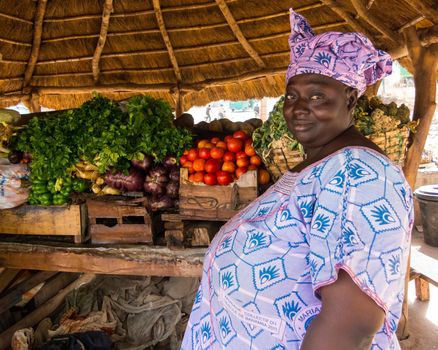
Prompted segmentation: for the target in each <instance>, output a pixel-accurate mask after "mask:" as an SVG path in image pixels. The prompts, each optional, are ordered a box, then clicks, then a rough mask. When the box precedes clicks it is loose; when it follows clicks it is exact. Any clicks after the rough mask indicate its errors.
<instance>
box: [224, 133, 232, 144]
mask: <svg viewBox="0 0 438 350" xmlns="http://www.w3.org/2000/svg"><path fill="white" fill-rule="evenodd" d="M232 138H233V136H231V135H227V136H225V137H224V141H225V143H228V141H230V140H231V139H232Z"/></svg>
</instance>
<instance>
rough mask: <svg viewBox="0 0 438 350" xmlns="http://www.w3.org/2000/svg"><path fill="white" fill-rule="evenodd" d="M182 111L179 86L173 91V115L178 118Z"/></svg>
mask: <svg viewBox="0 0 438 350" xmlns="http://www.w3.org/2000/svg"><path fill="white" fill-rule="evenodd" d="M182 113H183V97H182V94H181V90H180V89H179V87H178V88H177V89H176V91H175V117H176V118H178V117H179V116H180V115H181V114H182Z"/></svg>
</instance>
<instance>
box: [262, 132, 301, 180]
mask: <svg viewBox="0 0 438 350" xmlns="http://www.w3.org/2000/svg"><path fill="white" fill-rule="evenodd" d="M290 142H291V141H290V140H289V139H287V138H281V139H279V140H276V141H273V142H272V144H271V148H270V150H269V152H268V153H267V154H265V155H262V158H263V161H264V163H265V165H266V169H267V170H268V171H269V173H270V174H271V177H272V179H273V180H274V181H276V180H277V179H278V178H279V177H280V176H281V175H283V174H284V173H285V172H286V171H288V170H290V169H292V168H293V167H294V166H295V165H297V164H298V163H300V162H302V161H303V159H304V158H303V154H302V153H301V152H300V151H299V150H293V151H292V150H291V149H290V147H289V145H290Z"/></svg>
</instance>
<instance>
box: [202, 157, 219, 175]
mask: <svg viewBox="0 0 438 350" xmlns="http://www.w3.org/2000/svg"><path fill="white" fill-rule="evenodd" d="M204 169H205V171H206V172H207V173H215V172H217V171H219V170H220V165H219V162H218V161H217V159H209V160H207V162H206V163H205V165H204Z"/></svg>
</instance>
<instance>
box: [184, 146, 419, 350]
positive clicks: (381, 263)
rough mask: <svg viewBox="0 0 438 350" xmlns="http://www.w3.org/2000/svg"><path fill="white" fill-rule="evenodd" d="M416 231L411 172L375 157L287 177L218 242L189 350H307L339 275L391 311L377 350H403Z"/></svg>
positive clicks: (192, 322) (344, 153)
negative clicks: (402, 323)
mask: <svg viewBox="0 0 438 350" xmlns="http://www.w3.org/2000/svg"><path fill="white" fill-rule="evenodd" d="M412 223H413V205H412V193H411V189H410V187H409V185H408V184H407V183H406V181H405V178H404V176H403V174H402V171H401V170H400V168H399V167H398V166H396V165H394V164H393V163H391V162H390V161H389V160H388V159H387V158H386V157H385V156H383V155H381V154H379V153H377V152H375V151H373V150H370V149H367V148H362V147H348V148H344V149H342V150H340V151H338V152H336V153H334V154H332V155H330V156H329V157H327V158H324V159H323V160H321V161H319V162H317V163H315V164H312V165H311V166H309V167H307V168H305V169H304V170H302V171H301V172H300V173H286V174H285V175H284V176H283V177H282V178H281V179H280V180H279V181H278V182H277V183H276V184H275V185H273V186H272V187H271V188H270V189H269V190H268V191H267V192H265V193H264V194H263V195H262V196H260V197H259V198H258V199H257V200H256V201H254V202H253V203H252V204H250V205H249V206H248V207H246V208H245V209H244V210H243V211H242V212H240V213H239V214H238V215H236V216H235V217H234V218H232V219H231V220H230V221H229V222H228V223H227V224H225V225H224V226H223V227H222V229H221V230H220V231H219V233H218V234H217V235H216V237H215V238H214V240H213V242H212V243H211V245H210V247H209V249H208V251H207V254H206V257H205V261H204V267H203V277H202V281H201V285H200V287H199V290H198V293H197V295H196V299H195V302H194V305H193V310H192V313H191V315H190V319H189V323H188V326H187V330H186V333H185V336H184V340H183V344H182V349H184V350H189V349H242V350H243V349H259V350H264V349H299V348H300V345H301V342H302V340H303V338H304V335H305V333H306V329H307V328H308V327H309V325H310V323H311V322H312V319H313V318H314V317H315V316H316V315H318V313H319V312H320V308H321V301H320V299H319V296H318V289H319V288H321V287H322V286H325V285H328V284H330V283H332V282H334V281H335V280H336V278H337V272H338V270H339V269H343V270H345V271H346V272H347V273H348V274H349V275H350V276H351V278H352V279H353V281H354V282H355V283H356V284H357V285H358V286H359V287H360V288H361V289H362V291H363V292H365V293H366V294H367V295H369V296H370V297H371V298H372V299H373V300H374V301H375V302H376V303H377V304H378V305H379V306H380V307H381V308H382V309H383V310H384V311H385V314H386V318H385V322H384V325H383V326H382V328H381V330H380V331H379V332H378V333H377V334H376V336H375V338H374V340H373V346H372V349H399V345H398V341H397V338H396V336H395V330H396V327H397V323H398V320H399V318H400V314H401V305H402V301H403V291H404V275H405V271H406V268H407V257H408V252H409V244H410V232H411V228H412Z"/></svg>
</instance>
